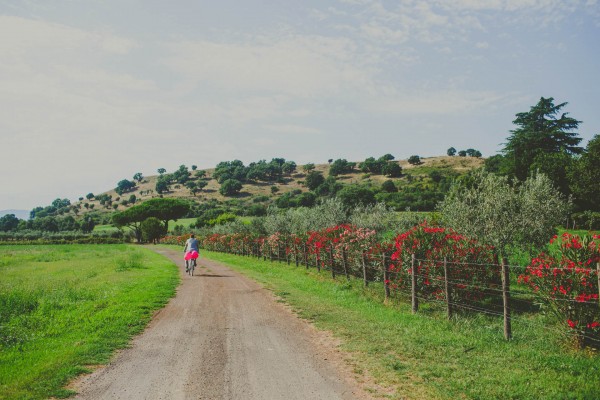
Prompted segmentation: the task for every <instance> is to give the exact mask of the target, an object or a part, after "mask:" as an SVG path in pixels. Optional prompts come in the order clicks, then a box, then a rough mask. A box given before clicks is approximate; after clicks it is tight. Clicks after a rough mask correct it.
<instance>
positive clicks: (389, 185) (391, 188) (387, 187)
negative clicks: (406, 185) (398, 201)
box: [381, 179, 398, 193]
mask: <svg viewBox="0 0 600 400" xmlns="http://www.w3.org/2000/svg"><path fill="white" fill-rule="evenodd" d="M381 190H383V191H384V192H386V193H395V192H397V191H398V188H397V187H396V185H395V184H394V181H392V180H390V179H388V180H387V181H385V182H383V184H382V185H381Z"/></svg>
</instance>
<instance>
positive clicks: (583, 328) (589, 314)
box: [519, 233, 600, 345]
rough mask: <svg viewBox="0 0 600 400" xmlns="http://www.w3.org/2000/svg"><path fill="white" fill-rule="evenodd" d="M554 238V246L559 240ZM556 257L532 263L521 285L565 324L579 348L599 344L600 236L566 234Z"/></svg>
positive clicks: (546, 256) (544, 258)
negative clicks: (597, 265)
mask: <svg viewBox="0 0 600 400" xmlns="http://www.w3.org/2000/svg"><path fill="white" fill-rule="evenodd" d="M557 239H558V238H557V237H556V236H555V237H554V238H553V239H552V240H551V242H550V243H551V244H552V243H553V242H554V241H555V240H557ZM554 253H555V254H553V255H551V254H545V253H541V254H540V255H539V256H538V257H536V258H534V259H532V260H531V264H530V265H529V266H528V267H527V270H526V272H525V273H524V274H522V275H521V276H519V281H520V282H523V283H525V284H527V285H529V286H530V287H531V288H533V290H534V292H535V293H536V294H537V296H538V297H539V299H540V301H541V302H542V304H544V305H545V306H546V307H547V308H548V309H549V310H550V311H552V312H553V313H554V314H555V315H556V316H557V317H558V318H560V319H561V320H562V321H563V322H564V324H565V325H564V326H565V328H567V327H568V329H570V330H571V331H573V333H575V336H576V338H577V341H578V343H579V344H580V345H584V344H586V343H588V344H595V345H598V344H600V304H599V303H598V278H597V272H595V271H596V264H597V263H598V262H600V235H585V236H583V237H581V236H579V235H573V234H570V233H563V234H562V236H561V237H560V243H558V246H556V247H555V248H554Z"/></svg>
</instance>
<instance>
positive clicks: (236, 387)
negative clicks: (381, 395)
mask: <svg viewBox="0 0 600 400" xmlns="http://www.w3.org/2000/svg"><path fill="white" fill-rule="evenodd" d="M151 248H152V249H153V250H155V251H157V252H158V253H160V254H163V255H164V256H166V257H168V258H170V259H172V260H173V261H174V262H175V263H177V264H178V265H179V268H180V272H181V275H182V284H181V285H180V286H179V288H178V290H177V295H176V296H175V297H174V298H173V299H172V300H171V301H170V302H169V304H168V305H167V306H166V307H165V308H163V309H162V310H161V311H160V312H158V313H157V314H156V316H155V317H154V319H153V320H152V322H151V323H150V325H149V326H148V328H147V329H146V330H145V331H144V333H142V334H141V335H139V336H137V337H136V338H135V339H134V340H133V343H132V346H131V347H130V348H128V349H125V350H123V351H121V352H119V354H118V355H117V356H116V357H115V358H114V359H113V361H112V362H111V363H110V364H109V365H108V366H106V367H102V368H100V369H98V370H96V371H95V372H94V373H92V374H90V375H87V376H84V377H82V378H80V379H79V380H77V381H76V382H74V384H73V385H72V388H73V389H75V390H76V391H77V392H79V395H78V396H77V397H76V399H165V400H167V399H169V400H172V399H211V400H212V399H243V400H258V399H260V400H270V399H273V400H276V399H282V400H283V399H285V400H292V399H303V400H307V399H324V400H325V399H326V400H333V399H368V398H369V396H368V395H367V394H366V392H364V391H363V390H362V389H361V388H360V387H359V385H357V384H356V382H355V381H354V380H353V377H352V376H351V375H352V374H350V373H348V370H347V369H348V367H347V366H345V363H344V362H343V360H342V355H341V354H340V353H339V352H337V351H336V350H335V349H333V346H332V345H331V343H328V341H327V340H325V342H324V341H323V335H322V334H320V333H319V332H317V331H316V330H315V329H314V328H313V327H311V326H310V325H309V324H308V323H307V322H306V321H303V320H301V319H299V318H297V317H296V316H295V315H294V314H293V313H292V312H290V311H289V310H288V309H286V307H285V306H283V305H282V304H280V303H278V302H276V301H275V300H276V299H275V297H274V296H273V295H272V294H271V293H270V292H269V291H268V290H266V289H264V288H263V287H262V286H260V285H259V284H257V283H255V282H254V281H251V280H250V279H248V278H245V277H244V276H242V275H239V274H237V273H235V272H233V271H231V270H230V269H228V268H226V267H225V266H223V265H220V264H218V263H216V262H213V261H210V260H206V259H202V258H201V259H199V266H198V268H196V274H195V276H193V277H191V276H189V275H187V274H185V273H184V269H183V263H182V254H181V252H179V251H174V250H169V249H164V248H153V247H151Z"/></svg>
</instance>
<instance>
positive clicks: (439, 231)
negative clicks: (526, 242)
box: [389, 222, 500, 302]
mask: <svg viewBox="0 0 600 400" xmlns="http://www.w3.org/2000/svg"><path fill="white" fill-rule="evenodd" d="M395 249H396V251H395V252H394V253H393V254H392V265H390V266H389V271H390V272H391V273H392V274H391V279H390V285H391V286H392V287H393V288H399V289H403V288H407V287H410V286H411V280H412V278H411V276H412V274H413V271H412V264H411V263H412V255H413V254H414V255H415V270H416V271H415V272H416V274H417V287H418V291H419V297H425V298H437V299H445V288H444V287H445V277H444V257H446V260H447V263H448V264H447V265H448V281H449V286H450V292H451V299H450V300H451V301H452V302H473V301H480V300H482V299H484V298H485V297H491V296H493V295H495V294H497V293H495V288H496V287H497V286H498V284H499V283H500V269H499V267H498V266H497V265H495V263H494V252H493V250H494V249H493V247H490V246H484V245H480V244H478V243H477V242H476V241H475V240H470V239H468V238H466V237H464V236H462V235H459V234H457V233H456V232H454V231H453V230H452V229H449V228H444V227H439V226H429V225H428V224H427V222H424V223H422V224H420V225H417V226H415V227H413V228H412V229H411V230H409V231H407V232H404V233H402V234H400V235H398V236H397V237H396V240H395Z"/></svg>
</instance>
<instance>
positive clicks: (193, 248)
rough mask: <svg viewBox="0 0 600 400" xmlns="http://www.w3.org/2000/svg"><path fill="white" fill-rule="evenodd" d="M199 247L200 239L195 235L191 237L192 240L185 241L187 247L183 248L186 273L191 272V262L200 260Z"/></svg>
mask: <svg viewBox="0 0 600 400" xmlns="http://www.w3.org/2000/svg"><path fill="white" fill-rule="evenodd" d="M199 249H200V248H199V247H198V239H196V235H194V234H193V233H192V234H191V235H190V238H189V239H188V240H186V241H185V247H184V248H183V254H184V259H185V272H188V270H189V262H190V260H195V259H196V258H198V255H199V252H200V250H199Z"/></svg>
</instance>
